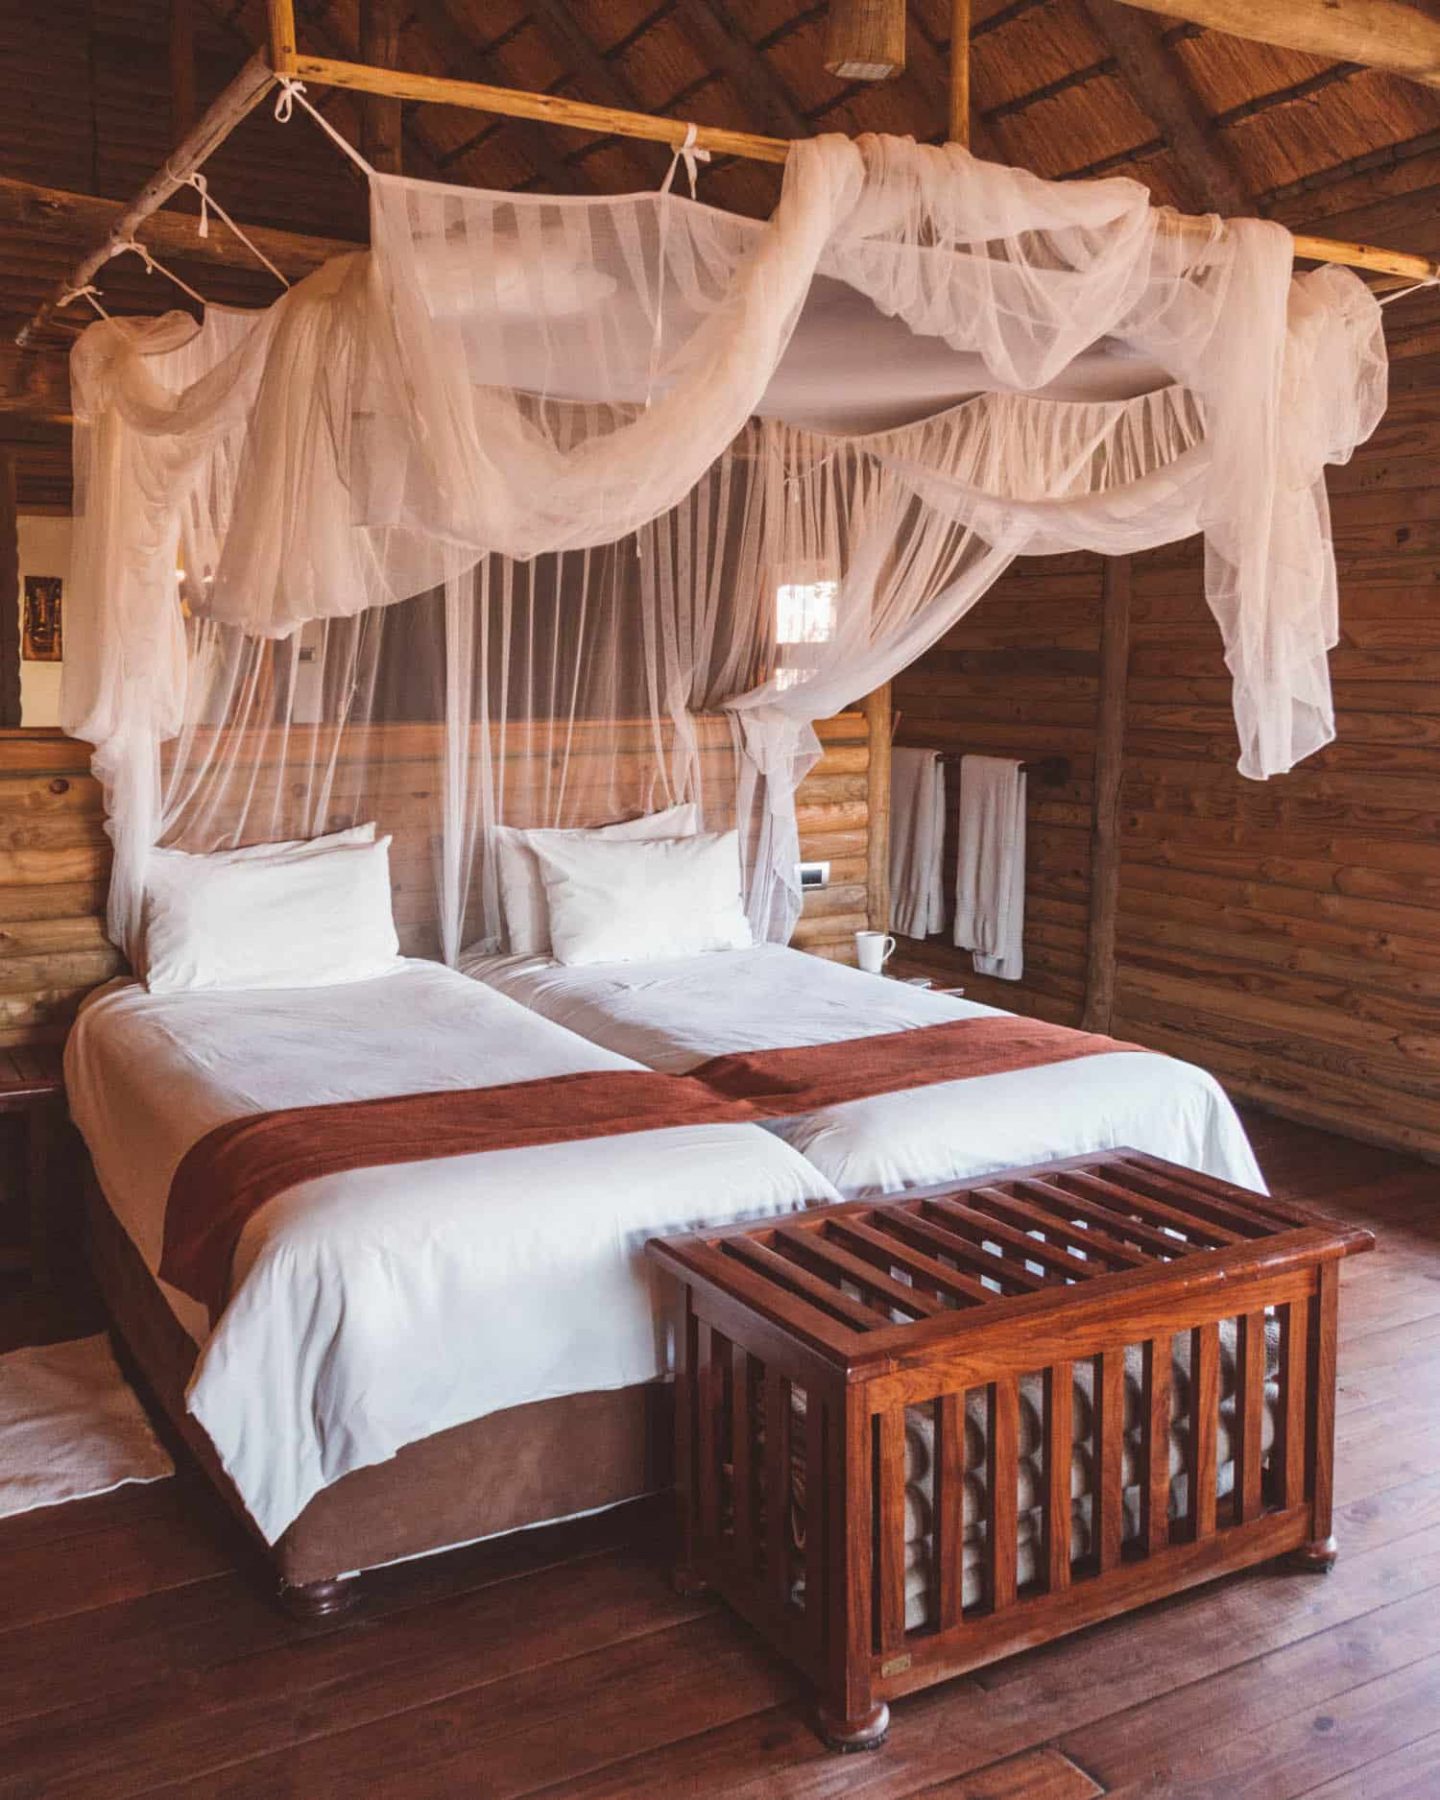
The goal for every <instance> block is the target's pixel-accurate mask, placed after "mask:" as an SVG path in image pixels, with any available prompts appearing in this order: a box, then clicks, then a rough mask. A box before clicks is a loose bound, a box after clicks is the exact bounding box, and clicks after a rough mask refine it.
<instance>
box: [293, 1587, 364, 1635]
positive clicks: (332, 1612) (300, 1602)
mask: <svg viewBox="0 0 1440 1800" xmlns="http://www.w3.org/2000/svg"><path fill="white" fill-rule="evenodd" d="M278 1597H279V1601H280V1604H281V1606H283V1607H284V1609H285V1611H286V1612H287V1613H289V1615H290V1617H291V1618H292V1619H298V1620H299V1621H300V1622H301V1623H302V1624H306V1625H309V1624H314V1622H315V1621H316V1620H317V1619H338V1618H341V1617H343V1616H344V1614H346V1613H348V1612H350V1611H351V1610H352V1609H353V1608H354V1607H355V1605H356V1603H357V1602H358V1600H359V1598H360V1583H359V1581H358V1580H357V1579H356V1578H355V1577H354V1576H351V1577H349V1578H348V1579H344V1580H338V1581H303V1582H300V1583H298V1584H294V1585H292V1584H291V1583H290V1582H288V1581H282V1582H281V1583H280V1589H279V1596H278Z"/></svg>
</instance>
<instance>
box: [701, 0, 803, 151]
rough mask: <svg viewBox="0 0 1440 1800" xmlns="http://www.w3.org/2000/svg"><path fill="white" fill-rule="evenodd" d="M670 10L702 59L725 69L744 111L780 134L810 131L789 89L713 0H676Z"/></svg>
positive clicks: (788, 134)
mask: <svg viewBox="0 0 1440 1800" xmlns="http://www.w3.org/2000/svg"><path fill="white" fill-rule="evenodd" d="M673 16H674V18H675V21H676V23H677V24H678V25H679V26H680V29H681V30H682V31H683V32H684V34H685V36H686V37H687V38H688V39H689V40H690V42H691V44H692V46H693V47H694V48H695V49H696V50H697V51H698V52H699V54H700V57H701V59H702V60H703V61H705V62H706V63H708V64H709V66H710V67H712V68H714V67H716V66H717V65H718V67H719V68H721V69H723V70H724V72H725V74H726V75H727V76H728V77H729V79H730V84H731V86H732V87H733V88H734V89H735V90H736V92H737V93H738V94H739V95H740V97H741V99H742V100H743V101H744V103H745V108H746V111H747V112H748V113H750V114H752V116H753V115H755V114H757V113H758V114H759V115H761V117H760V121H759V122H761V123H763V124H764V125H765V126H766V127H767V129H769V130H771V131H773V132H775V133H776V135H777V136H779V137H787V138H797V137H809V136H811V134H812V132H813V130H814V127H813V126H812V125H811V123H810V121H809V120H808V119H807V118H806V117H805V115H804V113H803V112H801V110H800V108H799V107H798V106H797V105H796V104H795V100H794V97H793V96H792V94H791V93H790V91H789V89H788V88H787V87H786V86H785V84H784V82H783V81H781V79H780V77H779V76H778V75H777V74H776V73H775V71H774V69H773V68H772V67H771V66H770V64H769V63H768V62H767V61H766V60H765V58H764V57H763V56H762V55H761V54H760V52H759V51H758V50H757V49H756V48H755V46H754V45H753V44H752V43H751V42H750V40H749V38H747V37H746V36H745V34H744V33H743V32H742V31H740V30H739V29H738V28H737V27H736V25H735V24H734V22H733V21H732V20H731V18H730V16H729V14H728V13H727V12H726V11H725V8H724V7H723V6H722V5H720V4H718V3H717V0H676V5H675V11H674V15H673Z"/></svg>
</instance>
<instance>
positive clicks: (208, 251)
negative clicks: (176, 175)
mask: <svg viewBox="0 0 1440 1800" xmlns="http://www.w3.org/2000/svg"><path fill="white" fill-rule="evenodd" d="M125 210H126V208H125V204H124V202H123V201H120V200H102V199H101V198H100V196H99V195H98V194H72V193H71V192H70V191H69V190H68V189H66V188H50V187H41V186H40V185H39V183H38V182H33V181H16V180H14V179H13V178H12V177H10V176H8V175H0V227H3V228H4V230H5V231H6V232H7V233H8V234H9V235H10V236H11V237H13V238H20V239H24V240H25V241H27V242H29V243H32V244H43V245H45V246H46V247H47V248H52V247H53V248H54V249H55V250H59V251H64V252H67V253H69V254H72V255H73V254H78V253H79V251H80V250H82V249H83V248H84V246H85V245H86V244H87V243H94V242H96V241H97V240H99V239H101V238H108V237H109V236H110V234H111V232H112V231H113V230H114V229H115V226H116V223H117V221H118V220H119V219H120V218H121V217H122V216H123V214H124V213H125ZM238 223H239V224H240V225H241V226H243V228H244V230H245V233H246V235H247V236H248V237H250V238H252V239H253V240H254V242H255V244H256V246H257V247H258V248H259V249H261V250H263V251H264V252H265V254H266V255H267V256H268V257H269V258H270V260H271V262H273V263H274V264H275V266H276V268H277V269H279V270H280V272H281V274H282V275H286V276H288V277H289V278H290V279H291V280H292V281H294V280H299V279H300V278H302V277H303V276H306V275H308V274H309V273H310V271H311V270H312V269H318V268H319V267H320V265H321V263H323V262H328V261H329V260H330V258H331V257H333V256H344V255H346V254H347V252H349V251H351V250H363V249H364V248H365V246H364V245H363V244H355V243H351V242H350V241H349V240H348V239H345V238H331V237H312V236H309V235H308V234H306V233H304V232H299V231H277V230H276V229H275V228H274V227H273V226H269V225H248V224H246V223H245V221H244V220H243V219H241V220H239V221H238ZM195 226H196V221H195V218H194V216H193V214H189V213H176V212H157V213H155V214H154V215H153V216H152V217H151V219H150V221H149V223H148V224H147V225H146V228H145V241H146V243H147V244H148V245H149V246H150V248H151V249H152V250H153V251H154V252H155V254H156V255H157V256H159V257H161V258H163V259H164V260H165V261H169V260H170V259H171V258H172V257H174V258H179V259H181V260H183V261H186V262H192V263H217V264H220V265H221V266H222V267H226V268H236V269H256V268H258V267H259V264H258V263H257V262H256V261H255V258H254V257H253V256H252V255H251V253H250V252H249V251H248V250H247V249H246V248H245V246H244V245H243V244H242V243H241V242H240V240H239V238H237V237H236V236H235V235H234V234H233V233H232V232H231V230H230V228H229V226H228V225H226V223H225V221H224V220H223V219H220V218H212V219H211V221H210V234H209V236H208V237H203V238H202V237H201V236H200V235H199V234H198V232H197V231H196V229H195Z"/></svg>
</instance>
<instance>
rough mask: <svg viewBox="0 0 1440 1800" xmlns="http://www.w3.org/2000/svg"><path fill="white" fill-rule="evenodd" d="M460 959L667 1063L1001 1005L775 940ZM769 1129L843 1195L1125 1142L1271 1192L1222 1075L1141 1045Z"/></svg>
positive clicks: (864, 1033)
mask: <svg viewBox="0 0 1440 1800" xmlns="http://www.w3.org/2000/svg"><path fill="white" fill-rule="evenodd" d="M461 966H462V967H463V968H464V969H465V970H466V972H467V973H468V974H471V975H473V976H474V977H475V978H476V979H477V980H479V981H483V982H486V983H488V984H489V985H490V986H491V987H494V988H497V989H498V990H499V991H500V992H501V993H504V994H508V995H510V996H512V997H513V998H514V999H516V1000H519V1001H522V1002H523V1003H524V1004H525V1005H526V1006H528V1007H530V1008H531V1009H532V1010H534V1011H535V1012H538V1013H541V1014H543V1015H544V1017H546V1018H547V1019H553V1020H554V1021H555V1022H556V1023H557V1024H559V1025H564V1026H567V1027H568V1028H569V1029H570V1030H571V1031H574V1032H578V1033H579V1034H580V1035H581V1036H582V1037H587V1038H589V1039H590V1040H591V1041H592V1042H593V1043H597V1044H603V1045H604V1046H605V1047H606V1048H607V1049H610V1050H614V1051H618V1052H619V1053H620V1054H621V1055H622V1056H629V1057H633V1058H634V1059H635V1061H636V1062H643V1063H646V1064H648V1065H649V1067H650V1068H652V1069H662V1070H665V1071H666V1072H667V1073H673V1074H683V1073H685V1072H686V1071H687V1070H689V1069H693V1068H694V1067H695V1066H696V1065H697V1064H698V1063H701V1062H704V1061H705V1060H706V1058H707V1057H711V1056H722V1055H726V1054H729V1053H732V1052H738V1051H746V1050H778V1049H783V1048H787V1047H790V1046H794V1045H800V1044H828V1043H837V1042H840V1041H841V1040H843V1039H847V1038H858V1037H870V1036H875V1035H878V1034H880V1033H882V1032H888V1031H905V1030H909V1029H912V1028H913V1027H915V1026H920V1025H934V1024H939V1023H941V1022H943V1021H944V1020H947V1019H967V1018H980V1017H982V1016H985V1015H993V1014H994V1013H995V1012H996V1010H997V1009H996V1008H995V1007H992V1006H980V1005H978V1004H976V1003H975V1002H974V1001H970V1000H963V999H960V998H958V997H956V996H953V995H949V994H939V993H934V992H931V991H929V990H927V989H925V988H917V987H910V986H907V985H906V984H905V983H904V982H901V981H892V980H889V979H887V978H885V977H883V976H879V975H865V974H862V973H861V972H860V970H858V969H851V968H847V967H845V966H844V965H843V964H840V963H835V962H830V961H827V960H826V959H824V958H822V957H817V956H807V955H805V954H804V953H803V952H801V951H798V950H790V949H787V948H785V947H784V946H783V945H780V944H761V945H757V946H756V947H755V948H754V949H751V950H734V951H727V952H723V953H720V952H712V953H710V954H708V955H704V956H687V957H676V958H674V959H672V960H667V961H663V962H660V961H657V962H643V963H608V964H601V965H591V966H587V967H582V968H565V967H562V966H561V965H560V964H558V963H556V962H555V961H553V960H552V959H551V958H549V957H541V956H527V957H503V956H501V957H497V956H478V955H477V956H472V957H466V958H462V962H461ZM772 1129H773V1130H774V1131H775V1132H776V1133H777V1134H778V1135H780V1136H782V1137H784V1138H785V1140H786V1141H787V1142H788V1143H790V1144H793V1145H794V1147H795V1148H796V1149H797V1150H799V1151H800V1152H801V1153H802V1154H803V1155H804V1156H806V1157H807V1158H808V1159H809V1160H810V1161H811V1162H812V1163H814V1165H815V1166H816V1168H817V1169H819V1170H820V1171H821V1173H822V1174H823V1175H824V1176H825V1177H826V1178H827V1179H828V1180H829V1181H831V1182H833V1183H834V1185H835V1187H836V1188H837V1189H839V1191H840V1192H841V1193H842V1194H844V1195H845V1196H846V1197H847V1198H859V1197H861V1196H864V1195H872V1194H877V1193H893V1192H895V1191H896V1190H897V1189H900V1188H904V1187H918V1186H924V1185H926V1184H928V1183H931V1182H937V1181H949V1180H951V1179H954V1180H966V1179H969V1178H971V1177H973V1176H976V1175H984V1174H988V1173H990V1172H991V1171H993V1170H996V1169H1006V1168H1015V1167H1019V1166H1023V1165H1024V1164H1027V1163H1037V1162H1047V1161H1049V1160H1051V1159H1052V1158H1055V1157H1061V1156H1079V1155H1082V1154H1083V1153H1085V1152H1086V1151H1091V1150H1113V1149H1118V1148H1120V1147H1122V1146H1126V1145H1128V1146H1130V1147H1131V1148H1133V1149H1136V1150H1145V1151H1148V1152H1149V1153H1150V1154H1151V1155H1153V1156H1162V1157H1165V1158H1167V1159H1168V1160H1169V1161H1171V1162H1174V1163H1179V1164H1181V1165H1183V1166H1184V1167H1186V1168H1190V1169H1199V1170H1202V1171H1203V1172H1204V1173H1206V1174H1209V1175H1216V1176H1219V1177H1220V1178H1221V1179H1223V1180H1226V1181H1233V1182H1236V1183H1238V1184H1239V1185H1240V1186H1241V1187H1248V1188H1253V1189H1255V1190H1256V1191H1257V1192H1260V1193H1263V1192H1264V1191H1265V1183H1264V1178H1263V1177H1262V1176H1261V1173H1260V1169H1259V1165H1258V1164H1257V1163H1256V1161H1255V1155H1254V1152H1253V1151H1252V1150H1251V1148H1250V1144H1249V1140H1248V1139H1247V1138H1246V1136H1245V1132H1244V1128H1243V1127H1242V1126H1241V1124H1240V1121H1239V1119H1238V1118H1237V1117H1236V1114H1235V1109H1234V1107H1233V1106H1232V1105H1231V1104H1230V1101H1229V1100H1228V1099H1227V1097H1226V1095H1225V1093H1224V1090H1223V1089H1222V1088H1221V1087H1220V1084H1219V1083H1218V1082H1217V1081H1216V1080H1215V1079H1214V1077H1213V1076H1211V1075H1208V1074H1207V1073H1206V1072H1205V1071H1204V1070H1203V1069H1197V1068H1195V1067H1194V1066H1193V1064H1190V1063H1185V1062H1179V1061H1177V1060H1176V1059H1175V1058H1174V1057H1170V1056H1159V1055H1155V1054H1153V1053H1152V1052H1149V1051H1146V1052H1144V1053H1137V1052H1135V1051H1124V1052H1119V1053H1116V1054H1114V1055H1109V1056H1089V1057H1084V1058H1081V1059H1078V1060H1076V1061H1074V1062H1065V1063H1052V1064H1050V1065H1049V1066H1048V1067H1045V1068H1038V1069H1021V1070H1017V1071H1015V1072H1014V1073H1012V1074H1008V1075H982V1076H976V1077H974V1078H972V1079H970V1080H966V1081H949V1082H940V1083H936V1084H935V1085H933V1086H930V1087H919V1088H912V1089H909V1090H906V1091H904V1092H901V1093H894V1094H880V1095H877V1096H875V1098H873V1099H869V1100H852V1101H849V1102H847V1103H846V1104H844V1105H841V1106H829V1107H823V1108H821V1109H820V1110H819V1111H817V1112H813V1113H806V1114H803V1115H801V1116H800V1117H798V1118H794V1119H784V1120H780V1121H777V1122H776V1124H775V1125H774V1126H773V1127H772Z"/></svg>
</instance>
